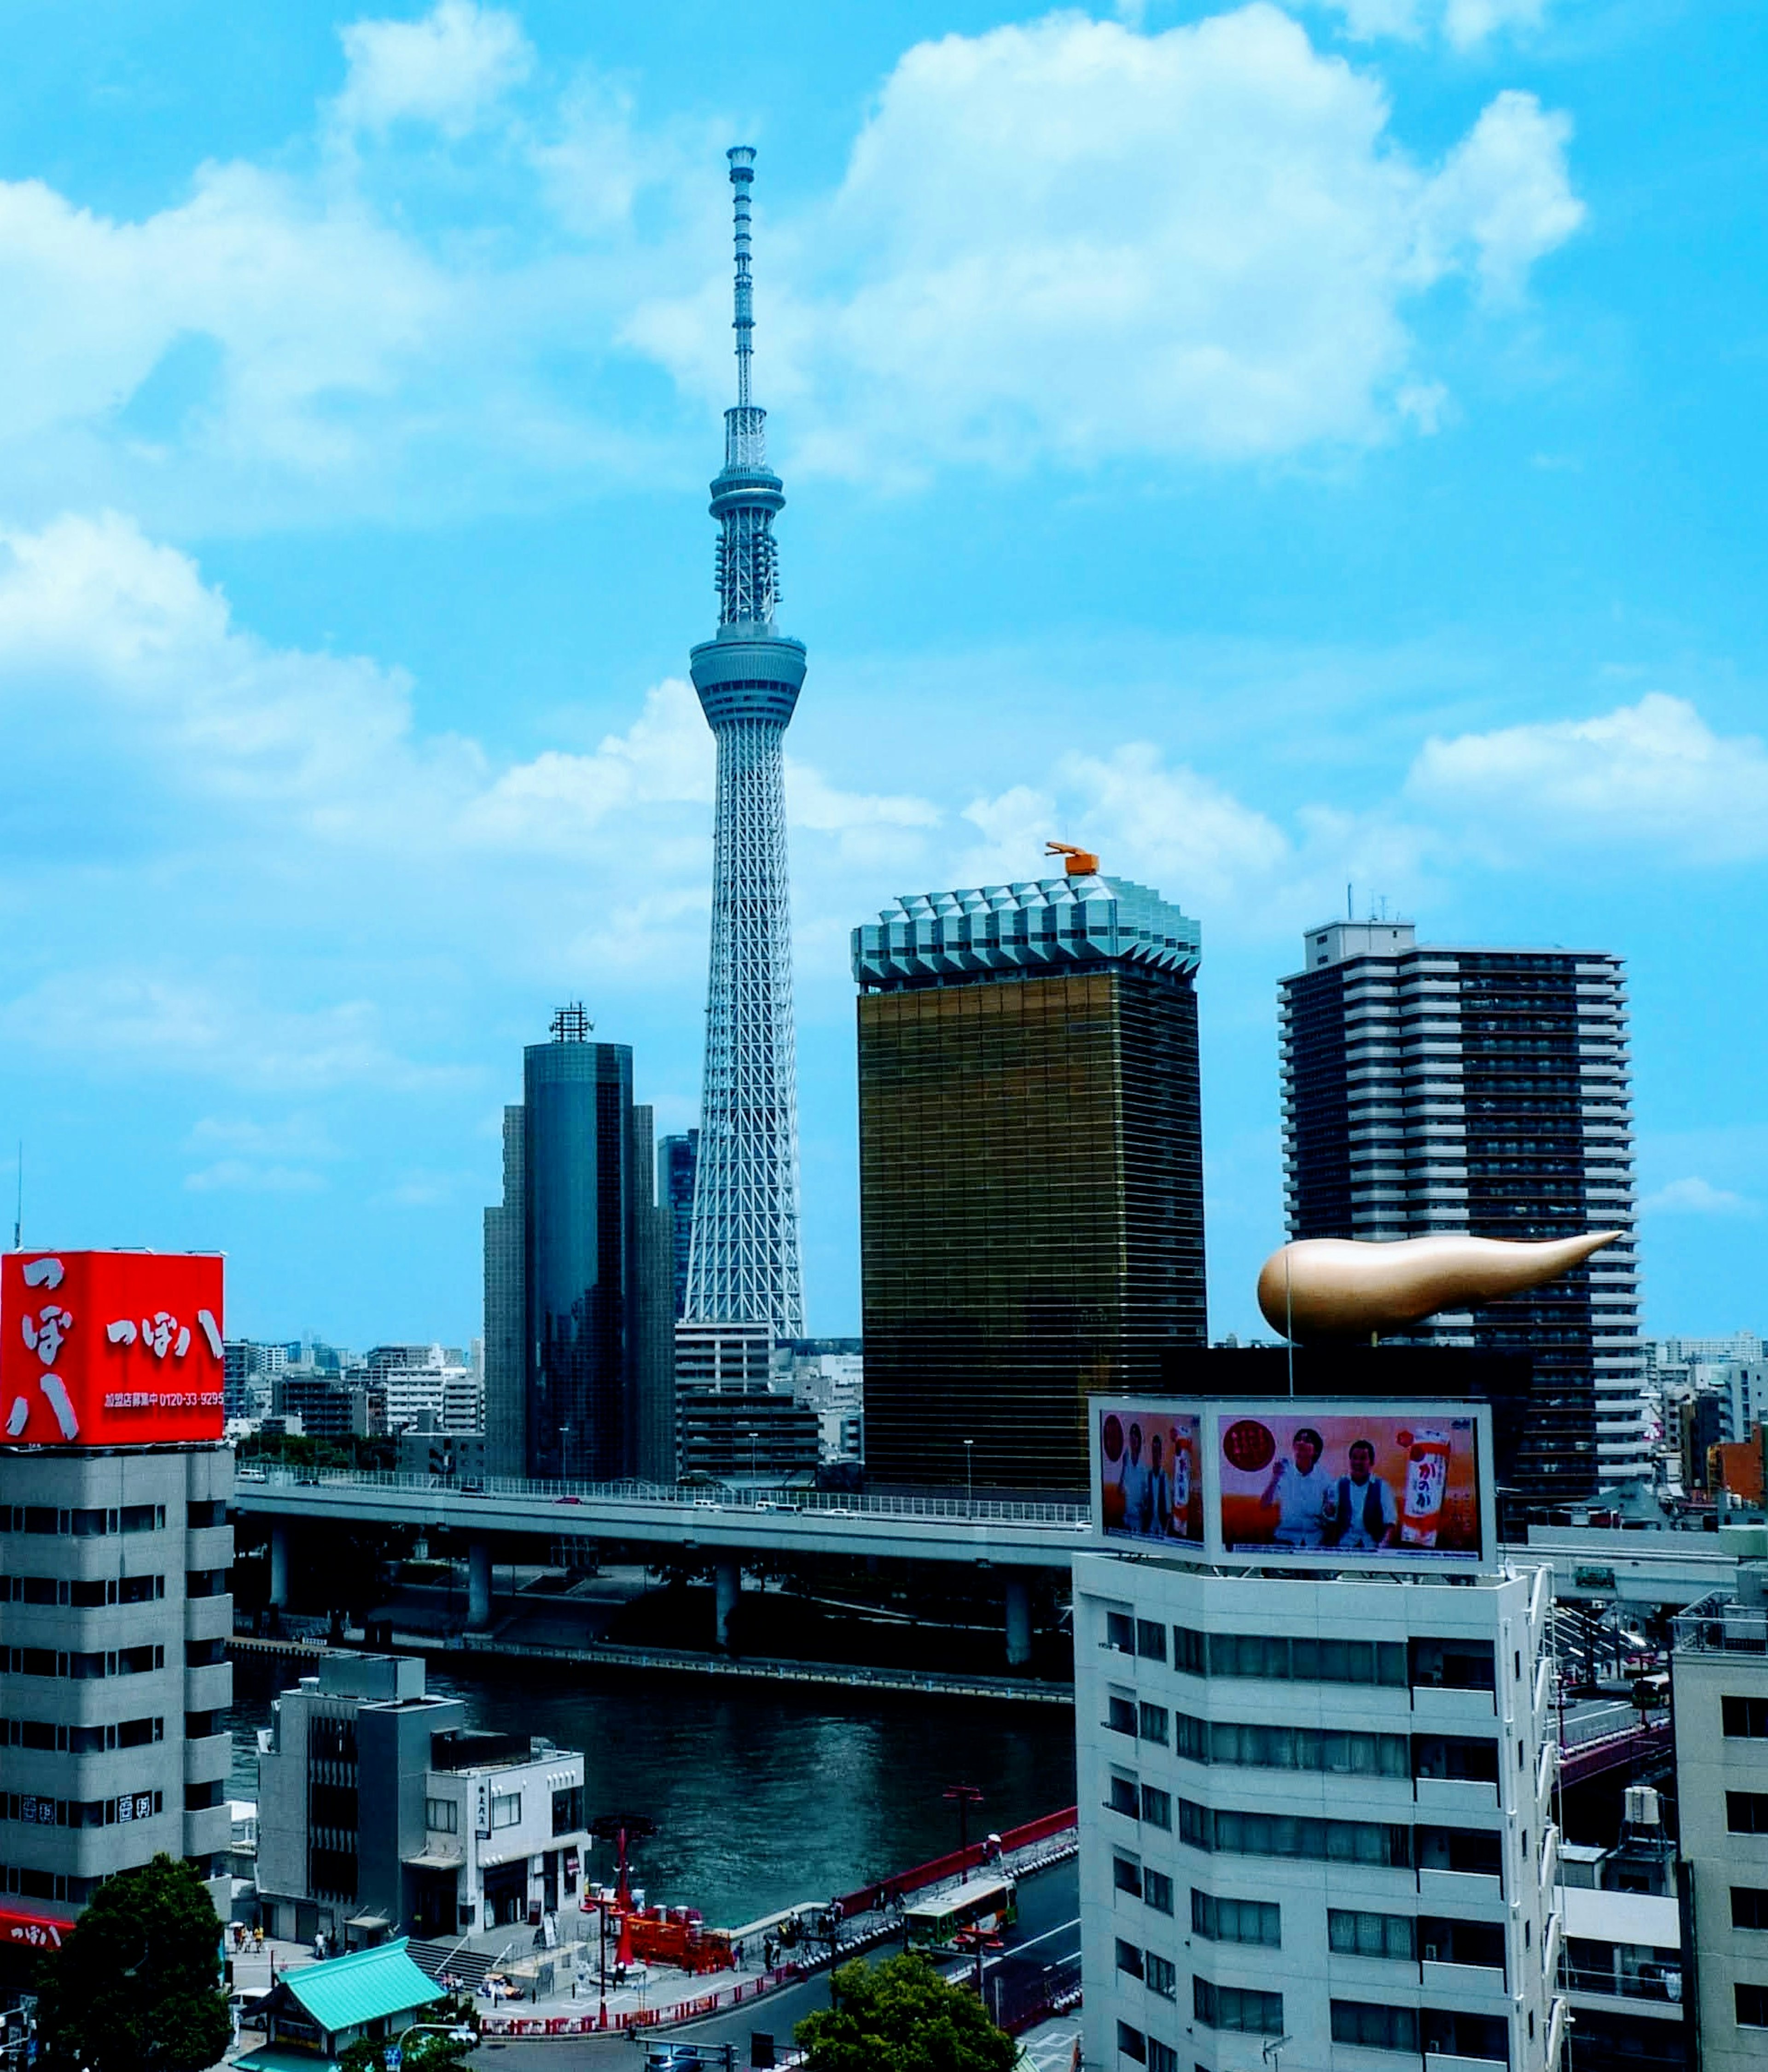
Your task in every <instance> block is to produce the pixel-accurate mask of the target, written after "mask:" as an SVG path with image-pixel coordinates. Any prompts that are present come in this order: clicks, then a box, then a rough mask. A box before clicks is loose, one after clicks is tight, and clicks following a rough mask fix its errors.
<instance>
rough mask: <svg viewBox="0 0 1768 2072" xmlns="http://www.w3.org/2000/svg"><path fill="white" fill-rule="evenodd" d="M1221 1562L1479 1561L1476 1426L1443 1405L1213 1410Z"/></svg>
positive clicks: (1474, 1420) (1480, 1500) (1264, 1406)
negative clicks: (1250, 1557) (1268, 1558)
mask: <svg viewBox="0 0 1768 2072" xmlns="http://www.w3.org/2000/svg"><path fill="white" fill-rule="evenodd" d="M1212 1415H1213V1424H1214V1430H1215V1443H1214V1449H1213V1450H1214V1459H1215V1475H1216V1489H1217V1491H1218V1498H1217V1500H1218V1502H1219V1506H1220V1516H1219V1527H1220V1532H1221V1546H1222V1548H1223V1552H1224V1553H1227V1554H1229V1555H1233V1554H1252V1553H1269V1554H1272V1555H1275V1556H1288V1555H1297V1556H1326V1557H1329V1558H1330V1560H1333V1561H1334V1563H1339V1562H1344V1563H1347V1564H1348V1563H1350V1562H1352V1561H1357V1562H1360V1561H1369V1562H1371V1563H1376V1562H1380V1561H1383V1560H1398V1561H1407V1562H1412V1561H1430V1560H1461V1561H1478V1560H1480V1559H1481V1558H1482V1556H1483V1554H1484V1552H1485V1551H1486V1550H1485V1548H1484V1546H1483V1544H1482V1540H1483V1532H1482V1511H1483V1509H1484V1503H1485V1496H1486V1492H1485V1490H1483V1488H1482V1482H1481V1478H1482V1474H1483V1472H1484V1470H1483V1466H1482V1461H1481V1459H1480V1453H1479V1422H1478V1419H1477V1418H1475V1417H1474V1416H1470V1415H1468V1414H1466V1410H1465V1408H1462V1410H1461V1411H1460V1412H1458V1411H1457V1410H1456V1409H1455V1408H1453V1407H1452V1406H1447V1405H1443V1404H1417V1405H1415V1406H1412V1407H1410V1408H1407V1407H1404V1406H1400V1407H1396V1406H1394V1405H1392V1404H1381V1405H1379V1406H1377V1407H1375V1408H1370V1409H1366V1410H1365V1409H1355V1408H1353V1409H1349V1410H1347V1409H1346V1408H1345V1407H1344V1406H1343V1404H1342V1402H1341V1403H1339V1404H1334V1405H1332V1406H1330V1408H1328V1407H1327V1406H1326V1405H1320V1406H1318V1407H1310V1408H1305V1409H1299V1410H1296V1411H1293V1412H1291V1411H1290V1410H1289V1409H1288V1408H1287V1407H1286V1406H1285V1409H1284V1411H1283V1412H1281V1414H1279V1413H1277V1412H1274V1411H1273V1409H1272V1408H1271V1407H1270V1406H1269V1405H1268V1404H1258V1405H1256V1406H1255V1405H1248V1406H1247V1407H1246V1408H1244V1409H1235V1408H1218V1409H1216V1410H1215V1412H1213V1413H1212Z"/></svg>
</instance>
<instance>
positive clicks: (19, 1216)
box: [12, 1137, 25, 1252]
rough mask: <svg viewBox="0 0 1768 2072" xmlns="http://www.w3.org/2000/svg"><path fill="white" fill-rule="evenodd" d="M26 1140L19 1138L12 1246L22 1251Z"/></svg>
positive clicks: (23, 1238) (16, 1250) (15, 1249)
mask: <svg viewBox="0 0 1768 2072" xmlns="http://www.w3.org/2000/svg"><path fill="white" fill-rule="evenodd" d="M24 1233H25V1141H24V1139H23V1137H20V1138H19V1203H18V1210H17V1212H16V1214H15V1215H14V1217H13V1219H12V1248H13V1250H14V1252H21V1251H23V1248H24V1241H25V1235H24Z"/></svg>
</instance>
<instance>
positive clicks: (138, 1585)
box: [117, 1568, 227, 1605]
mask: <svg viewBox="0 0 1768 2072" xmlns="http://www.w3.org/2000/svg"><path fill="white" fill-rule="evenodd" d="M198 1573H199V1574H200V1573H202V1571H201V1570H199V1571H198ZM209 1573H210V1574H211V1575H212V1577H214V1579H215V1589H214V1590H212V1591H209V1592H207V1593H204V1594H206V1595H208V1596H213V1595H215V1594H216V1593H218V1592H222V1591H224V1590H225V1589H226V1588H227V1571H226V1570H225V1569H224V1568H215V1569H212V1570H210V1571H209ZM165 1594H166V1578H165V1577H163V1576H125V1577H123V1579H122V1581H121V1582H120V1583H119V1584H118V1585H117V1603H118V1604H120V1605H146V1604H151V1603H153V1602H154V1600H155V1599H156V1598H159V1597H164V1596H165ZM190 1594H191V1596H192V1597H195V1596H196V1595H197V1594H198V1593H197V1592H195V1591H194V1590H193V1591H191V1593H190Z"/></svg>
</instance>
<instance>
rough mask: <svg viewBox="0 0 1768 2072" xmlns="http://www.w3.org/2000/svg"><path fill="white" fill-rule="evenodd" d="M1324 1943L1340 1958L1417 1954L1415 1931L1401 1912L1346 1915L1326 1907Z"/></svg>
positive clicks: (1412, 1955)
mask: <svg viewBox="0 0 1768 2072" xmlns="http://www.w3.org/2000/svg"><path fill="white" fill-rule="evenodd" d="M1326 1942H1327V1944H1328V1946H1329V1947H1330V1949H1331V1950H1332V1951H1333V1952H1334V1955H1337V1956H1340V1957H1404V1958H1405V1959H1408V1960H1410V1959H1414V1958H1416V1955H1418V1937H1417V1932H1416V1929H1415V1928H1414V1926H1413V1924H1412V1921H1411V1920H1410V1918H1408V1916H1407V1915H1405V1914H1348V1913H1345V1912H1343V1911H1342V1910H1340V1909H1339V1908H1338V1907H1335V1906H1334V1907H1329V1908H1328V1909H1327V1910H1326Z"/></svg>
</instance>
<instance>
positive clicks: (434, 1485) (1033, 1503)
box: [236, 1461, 1088, 1531]
mask: <svg viewBox="0 0 1768 2072" xmlns="http://www.w3.org/2000/svg"><path fill="white" fill-rule="evenodd" d="M236 1481H237V1482H238V1483H240V1484H242V1485H244V1488H245V1490H249V1489H250V1488H251V1486H253V1485H254V1484H257V1483H263V1484H266V1485H268V1486H273V1487H276V1488H282V1489H286V1488H290V1487H305V1486H315V1487H320V1488H359V1489H384V1490H411V1491H413V1492H421V1493H424V1494H431V1495H438V1496H441V1495H446V1496H456V1497H467V1498H475V1497H481V1496H483V1497H487V1498H492V1497H513V1498H517V1499H519V1500H520V1501H521V1502H523V1503H541V1504H546V1505H548V1506H549V1507H558V1506H562V1507H570V1506H571V1505H574V1504H585V1505H588V1504H602V1503H621V1504H634V1503H642V1504H657V1505H666V1506H669V1507H672V1508H674V1509H676V1510H686V1511H797V1512H800V1513H808V1514H811V1515H820V1516H823V1517H830V1518H857V1517H863V1518H919V1519H940V1520H942V1521H944V1522H945V1523H956V1524H963V1523H976V1524H977V1525H1049V1526H1066V1527H1069V1528H1070V1529H1071V1530H1074V1531H1079V1530H1081V1529H1083V1527H1085V1526H1086V1525H1087V1524H1088V1508H1087V1506H1086V1505H1085V1504H1083V1503H1051V1502H1047V1501H1042V1500H1038V1499H1035V1498H1001V1497H977V1498H974V1499H973V1500H972V1498H968V1497H962V1496H949V1497H945V1496H883V1495H871V1494H867V1495H858V1494H849V1492H848V1491H846V1490H793V1489H763V1490H741V1489H730V1488H727V1487H723V1486H716V1487H712V1488H707V1487H705V1486H693V1485H689V1486H687V1487H675V1486H671V1485H668V1484H666V1483H661V1482H632V1481H623V1482H533V1481H529V1480H526V1479H524V1478H521V1477H519V1476H515V1475H487V1476H485V1477H483V1478H482V1479H475V1480H471V1481H463V1480H461V1479H458V1478H450V1477H446V1476H443V1475H430V1474H403V1473H401V1472H400V1471H398V1470H393V1469H376V1468H305V1469H302V1468H291V1467H287V1466H282V1465H281V1464H280V1463H276V1462H268V1461H267V1462H265V1463H264V1464H263V1465H262V1466H256V1465H254V1464H253V1463H252V1462H250V1461H247V1462H246V1463H245V1464H244V1465H243V1466H242V1468H241V1472H240V1474H239V1475H238V1476H237V1478H236ZM567 1523H568V1521H567V1520H565V1519H554V1520H553V1529H554V1530H555V1531H562V1530H563V1529H564V1528H565V1526H566V1524H567Z"/></svg>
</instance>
